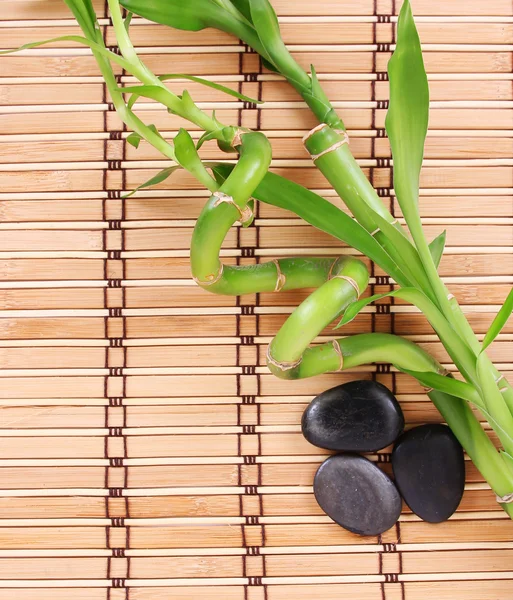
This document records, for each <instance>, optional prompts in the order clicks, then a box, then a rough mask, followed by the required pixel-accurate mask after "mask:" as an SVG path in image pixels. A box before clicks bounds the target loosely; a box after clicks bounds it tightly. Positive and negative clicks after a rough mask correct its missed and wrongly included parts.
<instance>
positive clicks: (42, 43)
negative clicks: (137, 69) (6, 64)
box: [0, 35, 131, 72]
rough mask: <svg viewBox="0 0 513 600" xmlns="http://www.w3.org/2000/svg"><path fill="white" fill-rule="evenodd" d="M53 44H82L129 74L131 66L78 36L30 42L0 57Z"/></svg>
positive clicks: (101, 47)
mask: <svg viewBox="0 0 513 600" xmlns="http://www.w3.org/2000/svg"><path fill="white" fill-rule="evenodd" d="M53 42H76V43H77V44H82V46H87V47H88V48H91V50H93V51H94V52H97V53H98V54H100V55H101V56H104V57H105V58H108V59H109V60H111V61H112V62H115V63H116V64H118V65H120V66H121V67H123V68H124V69H126V70H127V71H129V72H130V67H131V64H130V63H129V62H128V61H127V60H125V59H124V58H123V57H122V56H119V55H118V54H115V53H114V52H111V51H110V50H107V49H106V48H105V47H104V46H100V44H97V43H96V42H93V41H91V40H89V39H87V38H85V37H82V36H80V35H61V36H59V37H55V38H50V39H48V40H41V41H39V42H30V43H29V44H23V46H19V47H18V48H11V49H9V50H0V55H2V54H13V53H14V52H20V51H21V50H30V49H31V48H38V47H39V46H45V45H46V44H52V43H53Z"/></svg>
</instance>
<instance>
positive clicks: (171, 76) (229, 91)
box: [159, 73, 263, 104]
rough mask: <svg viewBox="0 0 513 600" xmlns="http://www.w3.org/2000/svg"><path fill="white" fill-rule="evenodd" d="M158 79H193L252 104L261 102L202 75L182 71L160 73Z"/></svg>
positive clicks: (261, 102)
mask: <svg viewBox="0 0 513 600" xmlns="http://www.w3.org/2000/svg"><path fill="white" fill-rule="evenodd" d="M159 79H160V81H167V80H169V79H187V80H188V81H195V82H196V83H201V85H205V86H207V87H209V88H212V89H214V90H218V91H219V92H224V93H225V94H228V95H229V96H233V97H234V98H238V99H239V100H243V101H244V102H252V103H254V104H263V100H257V99H255V98H250V97H249V96H245V95H244V94H240V93H239V92H237V91H236V90H232V89H231V88H229V87H226V86H225V85H221V84H220V83H216V82H215V81H209V80H208V79H203V77H196V76H195V75H184V74H183V73H166V74H165V75H160V77H159Z"/></svg>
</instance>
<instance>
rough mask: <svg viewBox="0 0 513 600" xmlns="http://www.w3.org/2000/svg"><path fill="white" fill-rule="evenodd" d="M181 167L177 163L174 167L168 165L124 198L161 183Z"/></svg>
mask: <svg viewBox="0 0 513 600" xmlns="http://www.w3.org/2000/svg"><path fill="white" fill-rule="evenodd" d="M180 168H181V167H180V166H179V165H175V166H172V167H167V168H165V169H162V171H159V172H158V173H157V174H156V175H154V176H153V177H151V178H150V179H148V181H145V182H144V183H141V185H138V186H137V187H136V188H135V190H132V191H131V192H130V193H129V194H125V195H124V196H123V198H130V196H133V195H134V194H135V193H136V192H138V191H139V190H144V189H145V188H149V187H152V186H154V185H157V184H159V183H162V182H163V181H165V180H166V179H167V178H168V177H170V176H171V175H172V174H173V173H174V172H175V171H176V170H178V169H180Z"/></svg>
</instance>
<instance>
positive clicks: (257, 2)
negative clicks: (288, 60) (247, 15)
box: [249, 0, 289, 76]
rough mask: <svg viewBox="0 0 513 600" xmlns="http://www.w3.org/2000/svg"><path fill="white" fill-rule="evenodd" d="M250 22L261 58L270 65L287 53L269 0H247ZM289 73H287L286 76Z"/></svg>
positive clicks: (272, 66)
mask: <svg viewBox="0 0 513 600" xmlns="http://www.w3.org/2000/svg"><path fill="white" fill-rule="evenodd" d="M249 8H250V12H251V22H252V23H253V26H254V28H255V29H256V33H257V35H258V38H259V40H260V44H261V50H258V52H259V54H261V55H262V58H263V59H264V60H265V61H266V62H267V64H269V66H271V68H272V69H273V70H275V69H274V64H275V63H276V59H277V57H278V56H281V57H284V56H286V55H288V50H287V49H286V47H285V44H284V43H283V40H282V37H281V32H280V25H279V23H278V17H277V16H276V13H275V12H274V8H273V7H272V4H271V3H270V2H269V0H249ZM288 75H289V74H287V76H288Z"/></svg>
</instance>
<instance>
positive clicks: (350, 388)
mask: <svg viewBox="0 0 513 600" xmlns="http://www.w3.org/2000/svg"><path fill="white" fill-rule="evenodd" d="M301 428H302V430H303V435H304V436H305V438H306V439H307V440H308V441H309V442H310V443H311V444H313V445H314V446H319V447H320V448H326V449H327V450H339V451H345V452H375V451H376V450H381V449H382V448H384V447H385V446H388V445H389V444H391V443H392V442H394V441H395V440H396V439H397V437H398V436H399V435H400V434H401V433H402V431H403V428H404V417H403V413H402V411H401V407H400V406H399V403H398V402H397V400H396V399H395V397H394V395H393V394H392V392H390V390H388V389H387V388H386V387H385V386H384V385H381V383H378V382H376V381H365V380H362V381H351V382H349V383H345V384H342V385H338V386H337V387H334V388H331V389H329V390H326V391H325V392H323V393H322V394H319V396H317V397H316V398H314V399H313V400H312V402H311V403H310V405H309V406H308V407H307V409H306V410H305V412H304V413H303V418H302V420H301Z"/></svg>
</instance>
